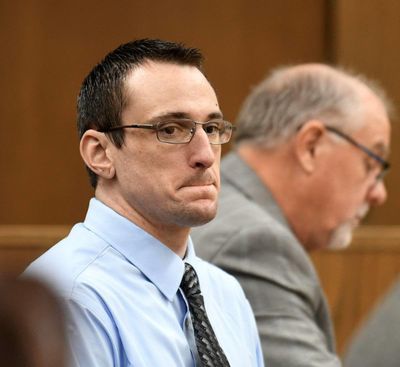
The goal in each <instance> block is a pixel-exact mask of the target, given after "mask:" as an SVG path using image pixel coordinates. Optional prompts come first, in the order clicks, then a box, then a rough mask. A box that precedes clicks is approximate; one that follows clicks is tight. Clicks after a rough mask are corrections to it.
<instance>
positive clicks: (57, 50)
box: [0, 0, 400, 224]
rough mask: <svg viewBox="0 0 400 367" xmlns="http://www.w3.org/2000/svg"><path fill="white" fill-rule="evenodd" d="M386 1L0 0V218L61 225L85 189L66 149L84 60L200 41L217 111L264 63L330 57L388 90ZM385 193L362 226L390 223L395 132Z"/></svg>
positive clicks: (73, 215) (79, 212)
mask: <svg viewBox="0 0 400 367" xmlns="http://www.w3.org/2000/svg"><path fill="white" fill-rule="evenodd" d="M399 14H400V3H399V2H397V1H396V0H337V1H332V0H280V1H275V0H219V1H211V0H203V1H196V2H195V1H188V0H175V1H168V0H165V1H133V0H120V1H101V0H70V1H63V2H60V1H55V0H54V1H53V0H13V1H7V0H0V45H1V59H0V81H1V84H0V111H1V125H0V126H1V130H0V168H1V172H0V187H1V195H0V223H1V224H26V223H29V224H71V223H74V222H76V221H78V220H81V219H82V218H83V216H84V214H85V211H86V205H87V201H88V198H89V197H90V196H91V195H92V191H91V189H90V187H89V184H88V181H87V178H86V172H85V170H84V167H83V164H82V162H81V160H80V157H79V153H78V138H77V134H76V129H75V102H76V96H77V93H78V90H79V87H80V83H81V81H82V80H83V78H84V77H85V75H86V74H87V73H88V72H89V70H90V69H91V68H92V67H93V66H94V65H95V64H96V63H97V62H98V61H99V60H100V59H101V58H102V57H103V56H104V55H105V54H106V53H107V52H108V51H110V50H112V49H114V48H115V47H116V46H118V45H119V44H121V43H123V42H126V41H129V40H132V39H134V38H141V37H159V38H165V39H170V40H175V41H183V42H185V43H187V44H188V45H192V46H196V47H199V48H201V49H202V51H203V52H204V54H205V56H206V64H205V67H206V72H207V74H208V76H209V78H210V80H211V82H212V83H213V85H214V87H215V89H216V91H217V94H218V95H219V99H220V104H221V106H222V109H223V111H224V113H225V116H226V118H227V119H229V120H232V121H234V119H235V116H236V113H237V111H238V109H239V107H240V104H241V102H242V100H243V98H244V97H245V95H246V94H247V93H248V92H249V90H250V89H251V87H252V86H253V85H254V84H255V83H257V82H258V81H259V80H260V79H261V78H262V77H264V75H265V74H266V73H267V72H268V70H270V69H271V68H273V67H276V66H278V65H281V64H293V63H299V62H310V61H318V62H321V61H322V62H329V63H335V62H340V63H342V64H343V65H345V66H347V67H350V68H352V69H354V70H356V71H359V72H362V73H365V74H367V75H368V76H370V77H372V78H375V79H377V80H379V81H380V82H381V83H382V84H383V85H384V86H385V87H386V89H387V90H388V92H389V94H390V95H391V96H392V98H393V99H394V101H395V103H397V102H398V100H399V98H400V73H398V72H397V66H398V65H399V64H400V63H399V61H400V60H399V59H400V50H399V48H398V47H397V44H398V39H397V38H398V35H399V34H400V32H399V31H400V21H399ZM394 130H395V131H394V138H393V143H394V144H393V153H392V155H391V160H392V161H393V164H394V167H393V168H394V169H393V170H392V172H391V174H390V175H389V176H388V178H387V184H388V189H389V194H390V200H389V201H388V202H387V204H386V205H385V206H384V207H382V208H380V209H377V210H376V211H375V212H373V213H371V215H370V217H369V218H368V222H369V223H371V224H399V222H400V217H399V216H398V215H396V214H397V213H398V212H399V208H400V200H399V196H400V192H399V191H398V190H397V192H396V188H397V187H399V184H400V174H399V172H398V171H397V170H396V166H397V164H398V161H399V158H398V154H397V153H398V149H399V148H398V146H397V144H396V140H397V139H398V137H399V131H398V129H397V127H395V129H394Z"/></svg>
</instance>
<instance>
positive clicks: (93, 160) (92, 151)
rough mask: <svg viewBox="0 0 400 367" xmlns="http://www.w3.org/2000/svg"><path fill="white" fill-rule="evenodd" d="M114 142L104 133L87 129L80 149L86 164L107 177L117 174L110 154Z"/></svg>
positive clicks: (110, 177)
mask: <svg viewBox="0 0 400 367" xmlns="http://www.w3.org/2000/svg"><path fill="white" fill-rule="evenodd" d="M111 146H112V142H111V141H110V139H108V138H107V137H106V135H105V134H104V133H101V132H99V131H96V130H92V129H90V130H87V131H86V132H85V133H84V134H83V136H82V138H81V141H80V145H79V150H80V153H81V156H82V158H83V160H84V161H85V164H86V166H87V167H88V168H90V169H91V170H92V171H93V172H94V173H95V174H96V175H98V176H100V177H103V178H105V179H112V178H113V177H114V176H115V167H114V164H113V160H112V157H111V154H110V148H111Z"/></svg>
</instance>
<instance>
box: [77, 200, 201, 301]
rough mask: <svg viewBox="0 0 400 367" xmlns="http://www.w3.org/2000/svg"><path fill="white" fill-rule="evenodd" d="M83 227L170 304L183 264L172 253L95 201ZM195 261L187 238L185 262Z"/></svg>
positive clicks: (180, 277)
mask: <svg viewBox="0 0 400 367" xmlns="http://www.w3.org/2000/svg"><path fill="white" fill-rule="evenodd" d="M84 225H85V227H87V228H88V229H89V230H90V231H92V232H94V233H95V234H96V235H97V236H99V237H101V238H102V239H103V240H104V241H106V242H107V243H108V244H109V245H110V246H112V247H113V248H115V249H116V250H117V251H118V252H120V253H121V254H122V255H123V256H124V257H125V258H126V259H127V260H128V261H129V262H131V263H132V264H133V265H135V266H136V267H137V268H138V269H139V270H140V271H141V272H142V273H143V274H144V275H145V276H146V277H147V278H148V279H149V280H150V281H151V282H152V283H153V284H154V285H155V286H156V287H157V288H158V289H159V290H160V292H161V293H163V294H164V296H165V297H166V298H168V299H169V300H170V301H172V300H173V298H174V296H175V295H176V292H177V291H178V288H179V285H180V283H181V280H182V276H183V272H184V262H183V260H182V259H181V258H180V257H179V256H178V255H177V254H176V253H175V252H173V251H172V250H171V249H169V248H168V247H167V246H165V245H164V244H163V243H161V242H160V241H159V240H157V239H156V238H154V237H153V236H151V235H150V234H149V233H147V232H145V231H144V230H143V229H141V228H140V227H138V226H137V225H135V224H134V223H132V222H131V221H129V220H128V219H127V218H125V217H123V216H121V215H120V214H118V213H117V212H115V211H114V210H113V209H111V208H110V207H108V206H106V205H105V204H103V203H102V202H101V201H99V200H97V199H95V198H92V199H91V200H90V203H89V209H88V212H87V215H86V218H85V221H84ZM194 259H195V252H194V247H193V243H192V241H191V239H190V238H189V239H188V246H187V252H186V256H185V261H188V262H191V263H193V262H195V261H194ZM116 271H118V269H116Z"/></svg>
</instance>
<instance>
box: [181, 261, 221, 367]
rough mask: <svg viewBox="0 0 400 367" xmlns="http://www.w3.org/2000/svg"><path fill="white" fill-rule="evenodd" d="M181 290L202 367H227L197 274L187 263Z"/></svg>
mask: <svg viewBox="0 0 400 367" xmlns="http://www.w3.org/2000/svg"><path fill="white" fill-rule="evenodd" d="M181 289H182V291H183V293H184V294H185V296H186V300H187V301H188V303H189V310H190V314H191V316H192V323H193V329H194V336H195V339H196V346H197V351H198V353H199V357H200V360H201V363H202V366H207V367H229V362H228V360H227V359H226V356H225V353H224V351H223V350H222V348H221V347H220V345H219V343H218V340H217V337H216V336H215V333H214V330H213V328H212V326H211V324H210V320H209V319H208V317H207V313H206V309H205V307H204V300H203V296H202V295H201V290H200V284H199V279H198V278H197V274H196V272H195V270H194V269H193V268H192V266H191V265H190V264H187V263H185V274H183V278H182V282H181Z"/></svg>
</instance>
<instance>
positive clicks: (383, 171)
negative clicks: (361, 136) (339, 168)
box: [325, 126, 390, 181]
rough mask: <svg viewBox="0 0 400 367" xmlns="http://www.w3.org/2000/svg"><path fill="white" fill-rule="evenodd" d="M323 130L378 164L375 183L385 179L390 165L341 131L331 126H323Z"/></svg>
mask: <svg viewBox="0 0 400 367" xmlns="http://www.w3.org/2000/svg"><path fill="white" fill-rule="evenodd" d="M325 128H326V130H328V131H330V132H331V133H334V134H336V135H338V136H340V137H341V138H343V139H345V140H346V141H347V142H349V143H350V144H352V145H353V146H355V147H356V148H358V149H360V150H362V151H363V152H364V153H365V154H367V155H368V156H369V157H371V158H372V159H374V160H375V161H376V162H378V163H379V164H380V166H381V169H380V172H379V173H378V174H377V175H376V181H380V180H382V179H383V178H384V177H385V175H386V173H387V172H388V171H389V169H390V163H389V162H388V161H386V160H384V159H383V158H382V157H380V156H379V155H377V154H376V153H374V152H373V151H372V150H371V149H369V148H367V147H366V146H365V145H363V144H361V143H359V142H357V141H356V140H354V139H353V138H352V137H351V136H349V135H347V134H345V133H343V132H342V131H340V130H338V129H336V128H334V127H331V126H325Z"/></svg>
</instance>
